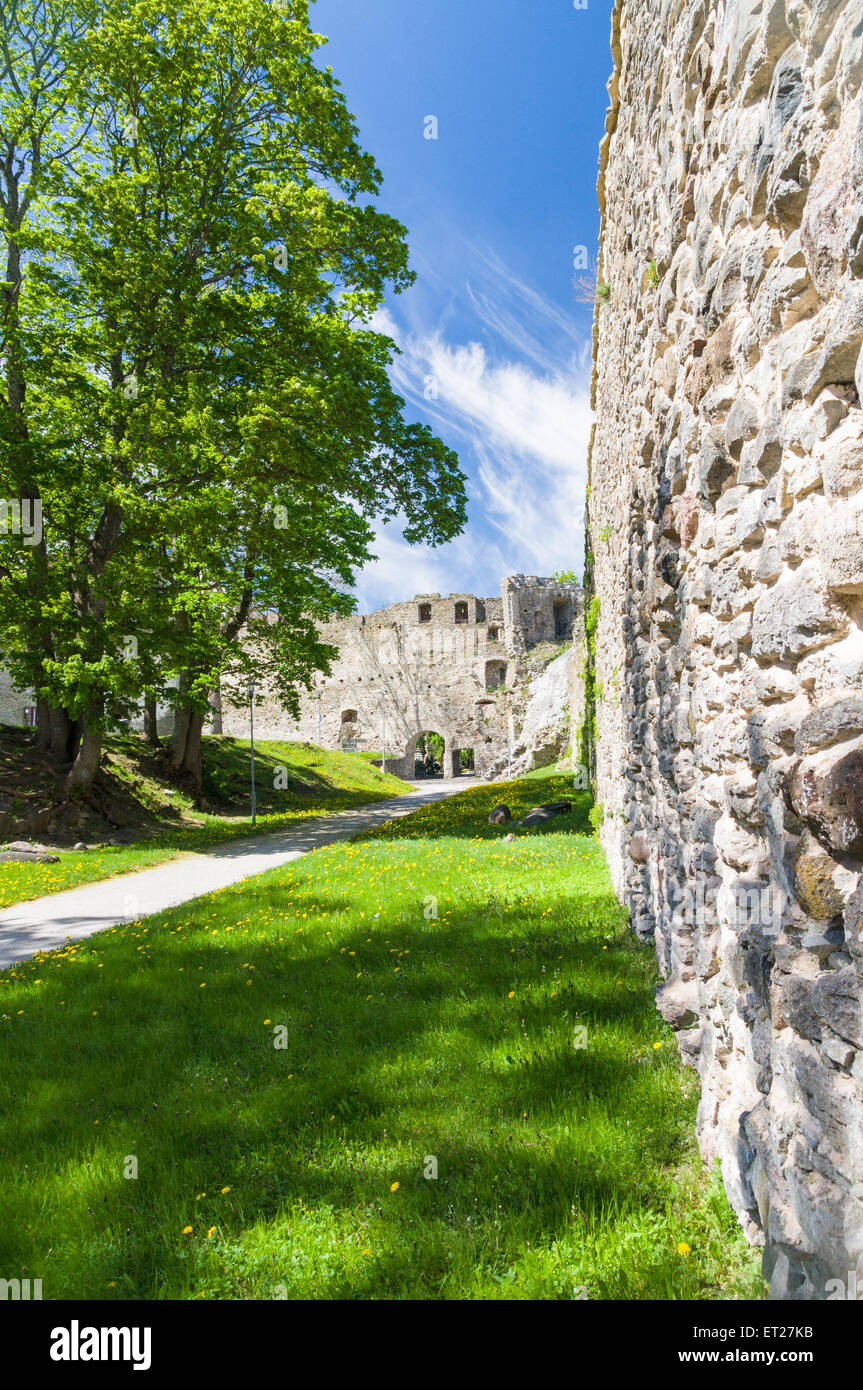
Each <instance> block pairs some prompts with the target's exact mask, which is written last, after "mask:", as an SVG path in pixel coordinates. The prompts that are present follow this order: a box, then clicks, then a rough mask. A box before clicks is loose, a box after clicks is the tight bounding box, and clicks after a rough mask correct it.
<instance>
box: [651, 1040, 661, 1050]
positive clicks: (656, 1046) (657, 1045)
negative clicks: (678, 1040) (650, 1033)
mask: <svg viewBox="0 0 863 1390" xmlns="http://www.w3.org/2000/svg"><path fill="white" fill-rule="evenodd" d="M661 1046H662V1043H661V1042H658V1043H654V1044H653V1050H654V1052H655V1051H656V1049H657V1048H658V1047H661Z"/></svg>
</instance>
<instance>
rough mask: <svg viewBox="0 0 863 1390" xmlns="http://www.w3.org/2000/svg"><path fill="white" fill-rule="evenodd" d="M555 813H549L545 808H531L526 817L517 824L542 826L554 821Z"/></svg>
mask: <svg viewBox="0 0 863 1390" xmlns="http://www.w3.org/2000/svg"><path fill="white" fill-rule="evenodd" d="M554 816H555V812H554V811H549V810H548V808H547V807H546V806H531V808H530V810H529V811H528V813H527V815H526V816H525V817H524V818H523V820H521V821H520V822H519V824H520V825H544V824H545V822H546V821H549V820H554Z"/></svg>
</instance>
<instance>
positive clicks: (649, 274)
mask: <svg viewBox="0 0 863 1390" xmlns="http://www.w3.org/2000/svg"><path fill="white" fill-rule="evenodd" d="M646 279H647V283H648V285H649V286H650V288H651V289H654V290H655V289H656V287H657V285H658V284H659V271H658V270H657V268H656V261H655V260H652V261H651V262H650V264H649V265H648V267H647V271H646Z"/></svg>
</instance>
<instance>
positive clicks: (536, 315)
mask: <svg viewBox="0 0 863 1390" xmlns="http://www.w3.org/2000/svg"><path fill="white" fill-rule="evenodd" d="M474 280H475V284H476V277H474ZM467 294H468V297H469V299H470V303H471V305H472V308H473V313H474V317H475V319H476V320H477V322H478V327H479V326H481V327H482V328H483V329H484V330H487V331H488V333H489V334H491V335H493V337H494V339H496V340H497V344H500V347H498V346H497V344H496V346H495V351H494V354H492V351H491V350H490V349H489V347H487V346H486V345H485V344H484V343H481V342H479V341H467V342H458V341H453V340H451V339H450V338H448V337H447V336H446V334H445V332H444V330H443V329H441V328H440V327H439V326H437V325H436V326H435V328H434V329H431V330H428V331H425V330H424V329H423V326H422V324H421V323H417V322H415V321H414V322H413V323H411V325H410V327H408V328H402V327H401V325H400V324H399V323H398V322H397V321H396V319H395V318H394V316H393V315H392V313H391V312H390V311H389V310H384V311H382V312H381V313H379V314H378V315H376V316H375V320H374V326H375V328H377V329H378V331H380V332H383V333H387V334H388V335H389V336H390V337H392V338H393V339H394V340H395V341H396V342H397V343H398V344H399V346H400V348H401V355H400V356H399V357H398V358H397V359H396V362H395V365H394V369H393V381H394V384H395V386H396V389H397V390H398V391H399V392H400V393H401V394H402V395H403V396H404V397H405V398H406V399H407V400H409V401H410V402H411V403H412V405H413V406H414V407H415V408H416V410H417V413H418V414H420V415H421V416H422V418H424V419H425V420H427V421H428V423H429V424H430V425H431V426H432V427H433V428H434V429H435V430H436V431H437V432H438V433H439V434H440V435H441V436H442V438H444V439H446V440H447V442H448V443H450V444H451V445H452V446H453V447H454V448H457V449H458V451H459V455H460V457H461V460H462V466H463V467H464V469H465V472H466V473H467V474H468V476H469V483H468V493H469V498H470V505H469V522H468V528H467V531H466V532H465V534H464V535H463V536H461V537H459V538H458V540H456V541H453V542H451V543H450V544H449V545H446V546H442V547H440V548H439V549H437V550H432V549H430V548H429V547H422V546H420V547H416V546H407V545H406V544H405V542H404V541H403V540H402V539H401V531H400V528H399V527H398V526H397V525H396V524H395V523H393V524H391V525H389V526H387V527H384V528H381V530H380V531H379V532H378V535H377V545H376V552H377V554H378V556H379V559H378V560H377V561H375V562H374V563H372V564H371V565H369V566H367V567H366V569H365V570H364V571H363V573H362V576H361V577H360V582H359V584H358V589H357V592H358V598H359V600H360V604H361V607H363V608H367V607H368V606H373V607H376V606H381V605H383V604H386V603H391V602H395V601H397V600H398V599H401V598H405V597H410V596H412V594H413V593H414V592H417V593H418V592H426V591H431V592H434V591H436V590H437V591H439V592H441V593H450V592H474V593H482V594H485V595H489V594H492V593H495V592H497V591H498V588H499V585H500V580H501V578H502V577H503V576H504V575H506V574H512V573H516V572H524V573H531V574H546V575H547V574H551V573H553V572H554V571H555V570H558V569H575V570H576V571H578V572H580V570H581V565H582V558H583V529H584V493H585V482H586V459H587V445H588V439H589V435H590V426H591V421H592V415H591V410H590V401H589V372H590V349H589V344H588V342H587V341H586V339H585V338H584V336H583V335H580V334H579V333H578V331H577V330H576V329H575V327H574V326H573V325H572V324H571V323H570V321H569V320H567V319H566V318H565V316H564V315H563V314H562V313H561V312H560V311H559V310H558V309H557V308H556V307H555V306H554V305H550V304H548V303H547V302H546V301H545V300H544V299H543V298H542V297H541V296H540V295H538V294H537V293H536V292H535V291H534V290H532V289H531V288H530V287H529V286H526V285H524V284H522V283H521V282H520V281H518V280H517V279H516V278H515V277H514V276H512V275H511V274H509V272H507V270H506V268H505V267H503V266H501V265H500V264H499V263H498V262H496V261H494V260H493V258H490V257H488V256H485V257H482V258H481V264H480V274H479V284H478V287H471V286H470V285H469V286H468V288H467ZM545 344H552V345H553V346H545ZM408 577H409V580H410V582H409V584H408V585H407V587H408V588H410V590H411V594H410V595H409V594H407V592H406V583H405V581H406V578H408Z"/></svg>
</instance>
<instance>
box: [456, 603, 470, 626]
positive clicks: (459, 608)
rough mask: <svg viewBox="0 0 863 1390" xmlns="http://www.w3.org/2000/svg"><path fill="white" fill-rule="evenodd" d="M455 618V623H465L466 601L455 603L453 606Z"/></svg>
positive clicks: (466, 618) (466, 614)
mask: <svg viewBox="0 0 863 1390" xmlns="http://www.w3.org/2000/svg"><path fill="white" fill-rule="evenodd" d="M455 620H456V622H457V623H466V622H467V621H468V612H467V604H466V603H457V604H456V606H455Z"/></svg>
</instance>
